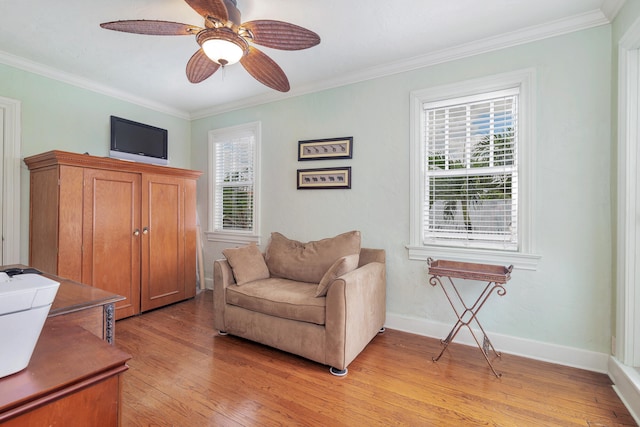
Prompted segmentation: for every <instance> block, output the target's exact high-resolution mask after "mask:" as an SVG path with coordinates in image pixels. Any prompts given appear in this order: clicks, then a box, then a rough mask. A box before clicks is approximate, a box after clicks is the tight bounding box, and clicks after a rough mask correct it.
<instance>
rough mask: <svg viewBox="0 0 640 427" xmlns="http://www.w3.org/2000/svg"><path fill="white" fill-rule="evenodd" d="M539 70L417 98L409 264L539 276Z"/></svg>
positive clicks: (454, 84)
mask: <svg viewBox="0 0 640 427" xmlns="http://www.w3.org/2000/svg"><path fill="white" fill-rule="evenodd" d="M535 86H536V71H535V69H532V68H531V69H523V70H515V71H509V72H506V73H502V74H494V75H489V76H484V77H479V78H476V79H471V80H465V81H459V82H452V83H449V84H445V85H440V86H433V87H429V88H425V89H419V90H415V91H412V92H411V95H410V101H411V104H410V112H411V115H410V129H411V134H410V137H411V140H410V142H411V144H410V152H409V154H410V165H409V167H410V175H411V179H410V181H409V193H410V197H409V203H410V206H409V231H410V235H409V239H410V240H409V244H408V245H407V249H408V250H409V259H412V260H421V261H424V260H428V259H429V258H433V259H451V260H456V261H463V262H478V263H488V264H497V265H509V264H513V265H514V267H515V268H518V269H526V270H535V269H536V268H537V265H538V261H539V259H540V256H538V255H536V253H535V237H536V232H535V230H536V224H535V222H536V221H535V220H536V216H535V210H534V204H533V200H534V196H535V192H534V181H535V177H534V174H535V170H536V167H535V157H536V156H535V153H536V150H535V139H536V137H535V129H536V123H535V111H536V108H535V102H536V89H535Z"/></svg>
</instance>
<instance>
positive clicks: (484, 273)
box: [428, 258, 513, 283]
mask: <svg viewBox="0 0 640 427" xmlns="http://www.w3.org/2000/svg"><path fill="white" fill-rule="evenodd" d="M428 264H429V274H431V275H434V276H446V277H456V278H459V279H468V280H481V281H488V282H496V283H507V282H508V281H509V279H511V271H512V270H513V265H510V266H508V267H504V266H502V265H492V264H476V263H471V262H458V261H449V260H444V259H440V260H434V259H432V258H429V260H428Z"/></svg>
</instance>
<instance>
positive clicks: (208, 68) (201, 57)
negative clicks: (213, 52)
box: [187, 49, 220, 83]
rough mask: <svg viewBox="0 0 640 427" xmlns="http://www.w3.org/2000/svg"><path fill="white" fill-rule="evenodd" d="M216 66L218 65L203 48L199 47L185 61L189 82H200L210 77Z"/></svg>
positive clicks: (218, 66) (216, 69) (216, 68)
mask: <svg viewBox="0 0 640 427" xmlns="http://www.w3.org/2000/svg"><path fill="white" fill-rule="evenodd" d="M218 68H220V65H219V64H216V63H215V62H213V61H212V60H210V59H209V57H208V56H207V55H205V53H204V50H202V49H199V50H198V51H197V52H196V53H194V54H193V56H192V57H191V59H189V62H188V63H187V78H188V79H189V81H190V82H191V83H200V82H201V81H203V80H206V79H208V78H209V77H211V75H212V74H213V73H215V72H216V71H218Z"/></svg>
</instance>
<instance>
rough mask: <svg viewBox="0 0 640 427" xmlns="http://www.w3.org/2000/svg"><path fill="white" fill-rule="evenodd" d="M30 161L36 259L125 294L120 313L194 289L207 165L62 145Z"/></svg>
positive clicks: (46, 267)
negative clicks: (199, 193) (196, 167)
mask: <svg viewBox="0 0 640 427" xmlns="http://www.w3.org/2000/svg"><path fill="white" fill-rule="evenodd" d="M24 162H25V164H26V165H27V167H28V168H29V170H30V176H31V182H30V209H29V211H30V212H29V214H30V215H29V264H30V265H31V266H32V267H35V268H37V269H40V270H43V271H45V272H48V273H52V274H55V275H57V276H61V277H65V278H68V279H71V280H74V281H77V282H81V283H84V284H87V285H91V286H95V287H97V288H101V289H104V290H107V291H110V292H114V293H117V294H119V295H121V296H124V297H126V299H125V300H123V301H120V302H119V303H117V304H116V319H122V318H124V317H128V316H131V315H134V314H138V313H140V312H143V311H146V310H151V309H154V308H157V307H161V306H163V305H167V304H171V303H174V302H177V301H181V300H184V299H187V298H191V297H193V296H195V292H196V232H197V230H196V180H197V178H198V177H199V176H200V175H201V172H199V171H192V170H186V169H177V168H171V167H166V166H155V165H148V164H142V163H134V162H128V161H123V160H117V159H111V158H106V157H96V156H90V155H86V154H76V153H68V152H63V151H49V152H46V153H42V154H38V155H35V156H31V157H27V158H25V159H24Z"/></svg>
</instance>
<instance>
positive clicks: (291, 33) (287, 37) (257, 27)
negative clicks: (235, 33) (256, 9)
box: [241, 19, 320, 50]
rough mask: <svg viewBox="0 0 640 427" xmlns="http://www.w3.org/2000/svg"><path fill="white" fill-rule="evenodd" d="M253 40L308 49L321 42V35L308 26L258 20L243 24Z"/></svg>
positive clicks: (283, 48) (272, 44) (259, 42)
mask: <svg viewBox="0 0 640 427" xmlns="http://www.w3.org/2000/svg"><path fill="white" fill-rule="evenodd" d="M242 28H244V29H246V30H248V31H249V33H250V35H251V38H252V39H253V42H254V43H256V44H259V45H262V46H267V47H272V48H274V49H281V50H300V49H307V48H310V47H312V46H315V45H317V44H318V43H320V36H319V35H317V34H316V33H314V32H313V31H310V30H307V29H306V28H302V27H299V26H297V25H294V24H290V23H288V22H282V21H272V20H267V19H265V20H257V21H249V22H245V23H243V24H242V26H241V29H242Z"/></svg>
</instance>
